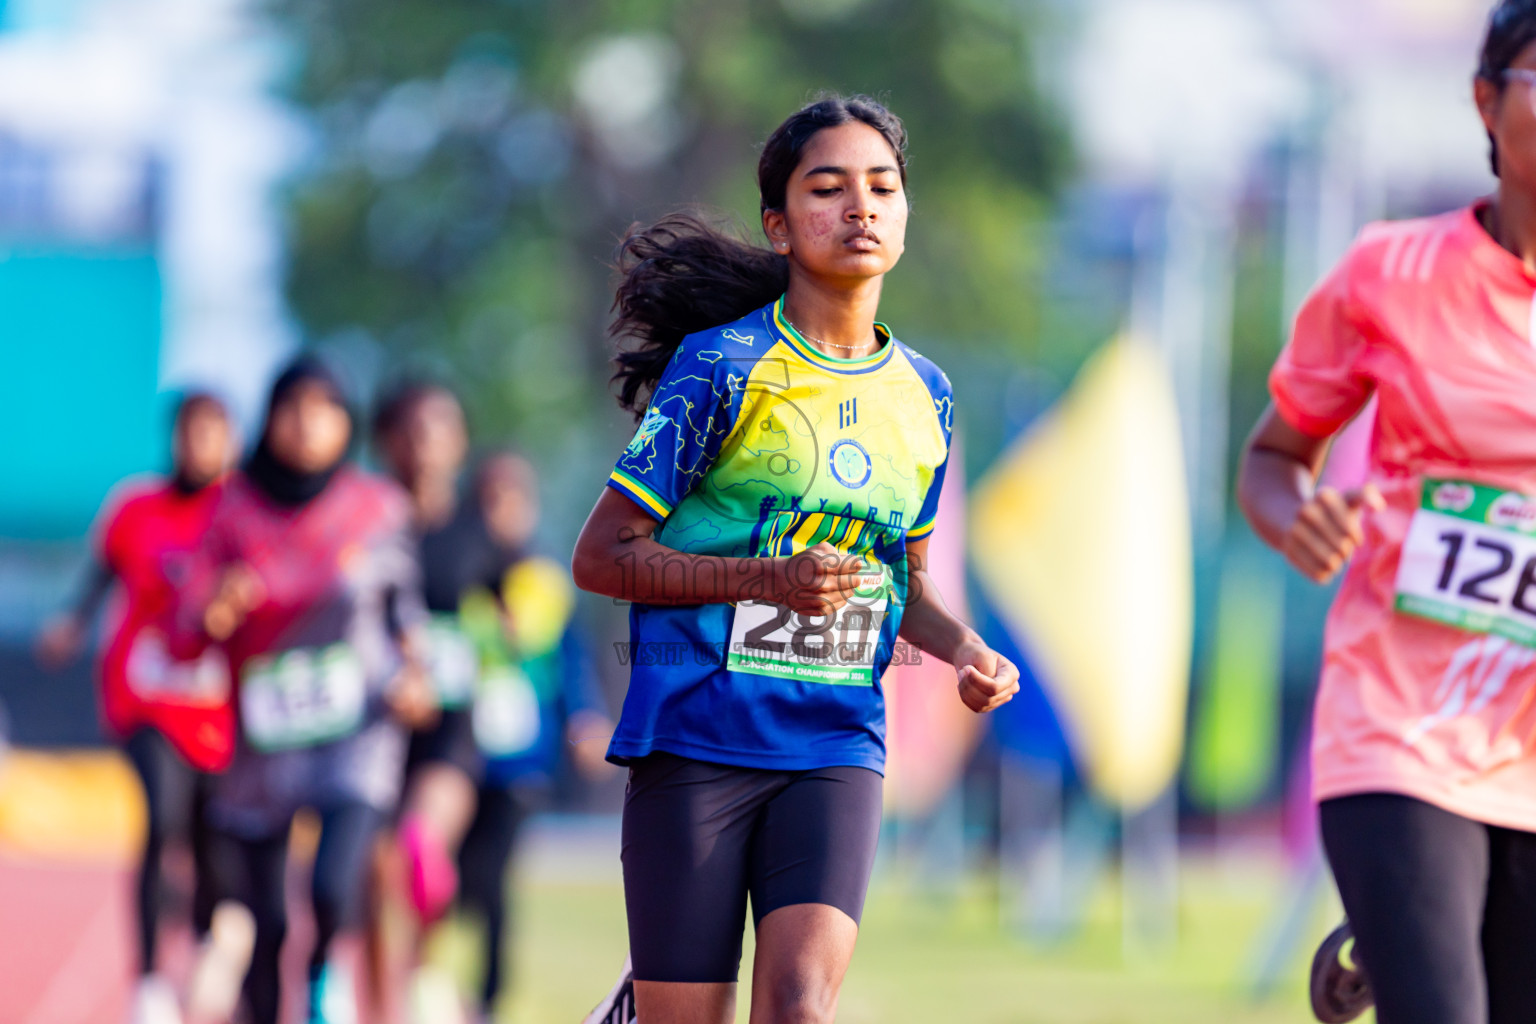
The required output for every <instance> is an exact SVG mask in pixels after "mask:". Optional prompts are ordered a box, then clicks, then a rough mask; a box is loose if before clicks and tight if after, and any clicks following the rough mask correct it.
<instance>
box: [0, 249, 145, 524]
mask: <svg viewBox="0 0 1536 1024" xmlns="http://www.w3.org/2000/svg"><path fill="white" fill-rule="evenodd" d="M0 311H3V314H0V438H4V443H0V538H13V539H37V540H60V539H69V538H74V537H79V536H82V535H83V534H84V533H85V532H86V530H87V529H88V528H89V526H90V522H91V518H92V516H93V515H94V514H95V512H96V509H97V507H98V506H99V505H100V503H101V501H102V499H103V498H104V497H105V496H106V494H107V492H108V491H109V490H110V489H111V487H112V485H113V484H115V483H117V482H118V481H119V480H121V479H122V478H123V477H125V476H127V475H130V474H133V473H141V472H144V471H146V470H151V469H158V468H161V467H162V466H163V464H164V463H165V462H166V461H167V448H168V445H167V436H168V420H167V415H166V412H167V409H166V404H167V403H166V401H165V399H164V397H163V396H161V395H160V394H159V363H160V334H161V288H160V271H159V267H158V266H157V264H156V262H155V258H154V256H153V255H152V254H150V253H149V252H148V251H144V250H133V251H106V252H104V251H102V250H77V249H67V250H66V249H30V250H11V251H4V250H0Z"/></svg>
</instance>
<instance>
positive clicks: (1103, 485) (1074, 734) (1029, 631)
mask: <svg viewBox="0 0 1536 1024" xmlns="http://www.w3.org/2000/svg"><path fill="white" fill-rule="evenodd" d="M970 531H971V532H970V537H971V544H970V552H971V560H972V563H973V564H974V566H975V570H976V575H977V578H978V581H979V583H980V584H981V586H982V588H983V590H984V591H985V593H986V595H987V598H988V600H989V601H991V603H992V605H993V607H994V608H995V609H996V611H997V613H998V615H999V617H1001V618H1002V620H1003V622H1004V624H1005V625H1006V626H1007V627H1008V628H1009V629H1010V630H1011V631H1012V632H1013V633H1014V635H1015V636H1016V637H1018V638H1020V639H1021V640H1023V641H1024V643H1025V644H1026V646H1027V648H1028V650H1029V651H1030V652H1031V655H1032V658H1033V660H1034V662H1035V668H1036V669H1037V670H1038V673H1039V675H1040V677H1041V682H1042V684H1043V685H1044V686H1045V688H1046V691H1047V693H1048V694H1049V695H1050V697H1051V701H1052V704H1053V705H1054V706H1055V708H1056V712H1057V714H1058V715H1059V716H1060V718H1061V722H1062V726H1063V728H1064V729H1065V731H1066V733H1067V737H1068V740H1069V742H1070V743H1071V744H1072V747H1073V753H1074V755H1075V757H1076V759H1077V762H1078V764H1079V766H1080V767H1081V769H1082V771H1083V773H1084V775H1085V776H1086V778H1087V780H1088V782H1089V784H1090V785H1091V786H1092V787H1093V789H1094V790H1095V791H1096V792H1097V793H1099V794H1100V795H1101V796H1102V797H1104V798H1105V799H1107V800H1110V801H1112V802H1113V803H1115V804H1116V805H1118V806H1120V807H1122V808H1125V809H1128V810H1135V809H1138V808H1140V807H1143V806H1145V805H1146V804H1148V803H1150V802H1151V801H1152V800H1154V799H1155V798H1156V797H1157V796H1158V795H1159V794H1160V793H1162V792H1163V791H1164V790H1165V789H1166V788H1167V787H1168V785H1169V783H1170V782H1172V781H1173V777H1174V774H1175V772H1177V770H1178V766H1179V762H1180V758H1181V755H1182V751H1183V746H1184V716H1185V704H1186V700H1187V697H1188V690H1189V669H1190V647H1191V644H1192V630H1193V611H1192V603H1193V578H1192V577H1193V567H1192V557H1191V550H1190V547H1191V543H1190V521H1189V504H1188V498H1187V493H1186V488H1185V477H1184V460H1183V449H1182V445H1181V442H1180V435H1179V420H1178V411H1177V408H1176V406H1175V403H1174V397H1173V387H1172V384H1171V382H1170V380H1169V377H1168V373H1167V370H1166V368H1165V366H1164V364H1163V361H1162V358H1161V357H1160V356H1159V355H1158V353H1157V352H1156V351H1154V350H1153V349H1152V348H1151V347H1149V346H1148V345H1146V344H1144V343H1142V342H1140V341H1137V340H1135V339H1133V338H1126V337H1122V338H1119V339H1117V340H1115V341H1112V342H1110V343H1109V344H1107V345H1106V346H1104V348H1102V349H1101V350H1100V351H1099V352H1097V353H1096V354H1095V355H1094V356H1093V358H1091V359H1090V360H1089V361H1088V363H1087V364H1086V365H1085V366H1084V367H1083V369H1082V371H1081V372H1080V373H1079V374H1078V377H1077V380H1076V381H1075V382H1074V383H1073V385H1072V388H1071V390H1070V391H1069V392H1068V393H1067V395H1066V396H1065V397H1064V398H1063V399H1062V401H1061V402H1060V403H1059V404H1058V405H1057V407H1056V408H1054V409H1052V410H1050V411H1049V412H1047V413H1046V414H1045V415H1044V416H1042V417H1041V419H1040V421H1039V422H1038V423H1037V424H1036V425H1035V426H1034V427H1032V428H1031V429H1030V430H1029V431H1028V432H1027V433H1026V434H1025V435H1024V436H1023V437H1021V438H1019V440H1018V441H1017V442H1016V443H1015V444H1014V445H1013V447H1012V448H1011V449H1010V450H1008V451H1006V452H1005V453H1004V454H1003V455H1002V457H1001V458H1000V459H999V460H998V462H997V463H996V465H994V466H993V468H992V469H991V471H990V472H989V473H988V474H987V476H986V477H985V478H983V480H982V481H981V482H980V484H979V485H978V486H977V488H976V490H975V491H974V492H972V495H971V517H970Z"/></svg>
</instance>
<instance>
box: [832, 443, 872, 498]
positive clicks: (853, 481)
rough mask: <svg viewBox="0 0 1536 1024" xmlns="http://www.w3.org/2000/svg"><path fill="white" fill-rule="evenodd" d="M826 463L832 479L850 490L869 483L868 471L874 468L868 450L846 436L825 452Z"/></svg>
mask: <svg viewBox="0 0 1536 1024" xmlns="http://www.w3.org/2000/svg"><path fill="white" fill-rule="evenodd" d="M827 465H828V467H829V468H830V469H831V470H832V479H834V480H836V481H837V482H838V483H840V484H842V485H843V486H844V487H847V488H849V489H851V490H858V489H859V488H860V487H863V486H864V485H865V484H867V483H869V476H870V473H871V472H872V471H873V469H874V463H872V462H871V461H870V458H869V452H867V451H865V450H864V446H863V445H861V444H859V442H857V441H855V440H853V439H852V438H848V437H845V438H843V439H842V440H841V441H838V442H837V443H836V444H834V445H833V446H832V450H831V451H830V452H828V453H827Z"/></svg>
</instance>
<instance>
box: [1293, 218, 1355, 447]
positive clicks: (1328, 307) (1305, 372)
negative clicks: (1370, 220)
mask: <svg viewBox="0 0 1536 1024" xmlns="http://www.w3.org/2000/svg"><path fill="white" fill-rule="evenodd" d="M1358 254H1359V245H1358V244H1357V245H1356V248H1354V249H1352V250H1350V252H1349V253H1348V254H1346V255H1345V257H1344V259H1343V261H1341V262H1340V264H1339V265H1338V266H1337V267H1336V268H1334V270H1333V272H1332V273H1330V274H1329V275H1328V276H1327V277H1326V278H1324V279H1323V280H1322V282H1321V283H1320V284H1318V286H1317V288H1316V289H1314V290H1313V292H1312V294H1311V295H1309V296H1307V300H1306V301H1305V302H1304V303H1302V306H1301V311H1300V312H1299V313H1297V314H1296V324H1295V326H1294V328H1293V329H1292V331H1291V340H1290V342H1289V343H1288V344H1287V345H1286V346H1285V348H1284V349H1283V350H1281V352H1280V358H1279V359H1278V360H1276V361H1275V367H1274V369H1273V370H1271V371H1270V374H1269V391H1270V394H1271V395H1272V396H1273V397H1274V399H1275V408H1276V409H1278V410H1279V412H1280V416H1281V418H1283V419H1284V420H1285V421H1286V422H1287V423H1289V424H1290V425H1291V426H1293V427H1295V428H1296V429H1297V430H1299V431H1301V432H1302V433H1303V434H1306V435H1308V436H1310V437H1331V436H1332V435H1333V434H1335V433H1337V432H1338V430H1339V428H1341V427H1342V426H1344V424H1346V423H1348V422H1349V421H1350V419H1352V418H1353V417H1354V415H1355V414H1356V413H1358V412H1359V411H1360V410H1361V409H1362V408H1364V406H1365V403H1366V402H1368V401H1369V400H1370V397H1371V392H1372V390H1373V386H1372V383H1371V380H1370V378H1369V377H1367V376H1366V374H1365V373H1364V371H1363V370H1362V369H1361V361H1362V358H1363V356H1364V354H1365V349H1366V338H1365V335H1364V333H1363V332H1362V331H1361V329H1360V328H1361V322H1362V317H1361V312H1360V310H1359V308H1358V304H1357V303H1356V302H1355V300H1354V299H1353V297H1352V295H1353V288H1352V287H1351V285H1352V283H1353V278H1354V277H1355V275H1356V274H1357V273H1358V272H1359V263H1360V261H1359V259H1358Z"/></svg>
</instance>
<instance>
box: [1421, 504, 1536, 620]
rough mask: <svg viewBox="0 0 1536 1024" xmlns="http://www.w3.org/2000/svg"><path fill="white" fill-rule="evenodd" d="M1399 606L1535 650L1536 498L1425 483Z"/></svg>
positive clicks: (1425, 616)
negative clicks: (1500, 637)
mask: <svg viewBox="0 0 1536 1024" xmlns="http://www.w3.org/2000/svg"><path fill="white" fill-rule="evenodd" d="M1396 607H1397V610H1398V611H1400V612H1403V613H1405V614H1408V615H1414V616H1417V617H1419V618H1425V619H1433V620H1434V621H1436V622H1441V623H1444V624H1446V625H1449V626H1455V627H1456V628H1458V629H1464V630H1467V631H1468V632H1472V633H1489V634H1493V635H1496V636H1502V637H1505V638H1506V639H1509V640H1513V641H1514V642H1516V643H1518V644H1523V645H1524V646H1527V647H1536V497H1532V496H1531V495H1528V494H1522V493H1520V492H1518V491H1506V490H1503V489H1501V488H1497V487H1486V486H1484V485H1482V484H1476V483H1469V482H1466V481H1461V480H1426V481H1424V491H1423V499H1422V501H1421V502H1420V505H1419V509H1418V511H1416V512H1415V513H1414V514H1413V521H1412V522H1411V523H1410V524H1409V527H1408V536H1407V538H1406V539H1404V541H1403V553H1402V560H1401V562H1399V564H1398V569H1397V598H1396Z"/></svg>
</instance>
